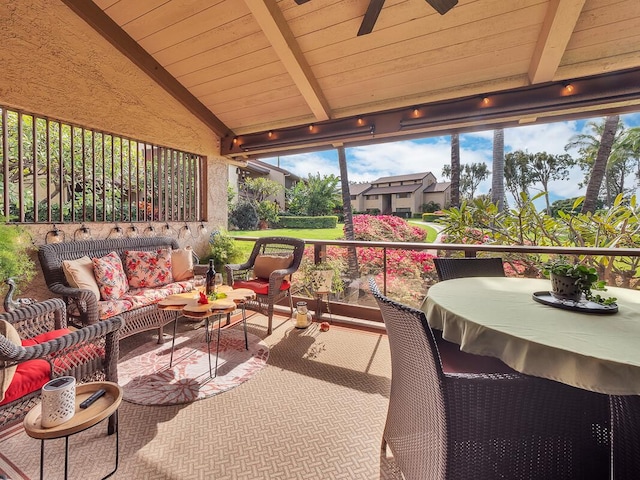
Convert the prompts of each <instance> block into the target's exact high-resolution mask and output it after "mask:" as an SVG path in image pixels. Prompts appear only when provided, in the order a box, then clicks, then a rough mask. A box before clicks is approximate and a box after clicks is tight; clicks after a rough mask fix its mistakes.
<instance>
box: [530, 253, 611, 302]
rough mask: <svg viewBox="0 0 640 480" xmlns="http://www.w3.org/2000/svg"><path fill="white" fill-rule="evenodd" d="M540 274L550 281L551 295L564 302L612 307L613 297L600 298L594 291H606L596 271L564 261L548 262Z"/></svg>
mask: <svg viewBox="0 0 640 480" xmlns="http://www.w3.org/2000/svg"><path fill="white" fill-rule="evenodd" d="M542 273H544V274H545V275H546V276H548V277H549V278H550V279H551V293H552V295H554V296H555V297H557V298H561V299H564V300H573V301H576V302H577V301H580V300H581V299H582V296H583V295H584V298H585V299H586V300H589V301H591V302H595V303H599V304H601V305H613V304H615V302H616V298H614V297H607V298H605V297H602V296H601V295H600V294H598V293H593V292H594V290H595V291H606V290H607V289H606V288H605V287H606V283H605V282H604V280H600V279H599V278H598V274H597V272H596V269H595V268H593V267H588V266H586V265H582V264H579V263H578V264H576V263H567V262H565V261H556V262H550V263H547V264H545V265H544V266H543V269H542Z"/></svg>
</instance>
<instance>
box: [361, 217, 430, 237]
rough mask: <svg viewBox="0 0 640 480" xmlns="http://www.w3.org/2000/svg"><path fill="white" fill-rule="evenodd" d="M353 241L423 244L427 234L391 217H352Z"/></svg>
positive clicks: (402, 220)
mask: <svg viewBox="0 0 640 480" xmlns="http://www.w3.org/2000/svg"><path fill="white" fill-rule="evenodd" d="M353 233H354V239H355V240H361V241H370V242H375V241H378V242H424V240H425V238H426V237H427V232H425V231H424V230H423V229H421V228H419V227H415V226H413V225H411V224H409V222H407V221H406V220H404V219H402V218H400V217H395V216H392V215H354V216H353Z"/></svg>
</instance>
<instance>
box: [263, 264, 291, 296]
mask: <svg viewBox="0 0 640 480" xmlns="http://www.w3.org/2000/svg"><path fill="white" fill-rule="evenodd" d="M297 270H298V269H297V268H295V267H289V268H282V269H280V270H274V271H273V272H271V275H269V291H270V292H278V291H279V290H280V285H282V282H283V281H284V278H285V277H286V276H287V275H291V274H293V273H295V272H296V271H297Z"/></svg>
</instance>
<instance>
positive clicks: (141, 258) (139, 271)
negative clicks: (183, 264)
mask: <svg viewBox="0 0 640 480" xmlns="http://www.w3.org/2000/svg"><path fill="white" fill-rule="evenodd" d="M124 263H125V270H126V272H127V279H128V280H129V286H130V287H131V288H153V287H160V286H162V285H166V284H168V283H171V282H173V274H172V273H171V250H170V249H168V248H163V249H161V250H154V251H151V252H145V251H135V250H132V251H126V252H124Z"/></svg>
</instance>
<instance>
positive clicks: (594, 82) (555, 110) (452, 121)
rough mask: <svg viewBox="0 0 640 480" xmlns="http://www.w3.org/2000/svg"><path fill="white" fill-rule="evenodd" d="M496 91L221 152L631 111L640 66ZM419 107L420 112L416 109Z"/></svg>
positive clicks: (241, 139) (285, 132)
mask: <svg viewBox="0 0 640 480" xmlns="http://www.w3.org/2000/svg"><path fill="white" fill-rule="evenodd" d="M571 83H572V85H573V87H574V90H573V92H572V93H571V94H567V92H566V89H565V86H564V83H563V82H562V81H556V82H548V83H545V84H542V85H529V86H526V87H521V88H513V89H507V90H503V91H499V92H498V91H493V92H491V93H488V94H487V97H488V98H489V103H488V104H484V103H482V102H481V101H480V98H479V97H478V95H472V96H468V97H464V98H456V99H449V100H443V101H439V102H431V103H427V104H422V105H415V104H414V105H413V106H411V107H404V108H400V109H395V110H387V111H378V112H372V113H370V114H363V115H358V116H354V117H349V118H339V119H333V120H329V121H325V122H318V123H315V124H314V129H313V130H310V129H309V128H308V126H307V125H300V126H299V127H297V128H291V127H287V128H284V129H282V130H278V129H272V130H268V131H264V132H256V133H250V134H245V135H239V136H238V137H237V141H236V142H226V144H223V145H222V146H221V152H220V153H221V154H222V155H224V156H228V157H230V158H233V157H241V158H260V157H267V156H276V155H291V154H293V153H305V152H311V151H316V150H322V149H326V148H329V146H335V145H339V144H342V145H344V146H345V147H348V148H350V147H355V146H360V145H371V144H376V143H383V142H390V141H398V140H403V139H414V138H423V137H426V136H435V135H449V134H451V133H452V132H458V133H464V132H471V131H486V130H487V129H493V128H511V127H515V126H518V125H522V124H527V123H528V124H532V123H549V122H557V121H564V120H575V119H576V118H589V117H593V116H602V115H611V114H615V113H629V112H634V111H637V110H638V107H639V106H640V68H635V69H630V70H625V71H619V72H613V73H607V74H603V75H596V76H592V77H584V78H579V79H574V80H572V82H571ZM416 107H417V110H418V114H416Z"/></svg>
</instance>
